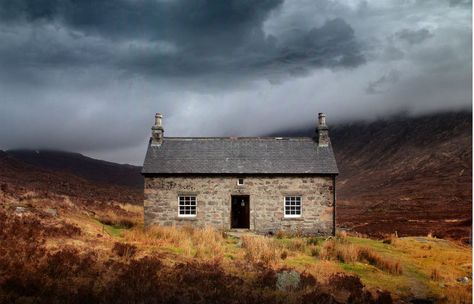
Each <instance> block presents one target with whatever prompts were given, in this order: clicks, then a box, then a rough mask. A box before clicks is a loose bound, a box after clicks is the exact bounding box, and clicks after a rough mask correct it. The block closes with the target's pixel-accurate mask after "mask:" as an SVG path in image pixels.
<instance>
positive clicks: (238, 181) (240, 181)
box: [237, 178, 244, 186]
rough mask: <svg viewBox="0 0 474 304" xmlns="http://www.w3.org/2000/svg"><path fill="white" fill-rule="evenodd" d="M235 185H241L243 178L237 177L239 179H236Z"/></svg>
mask: <svg viewBox="0 0 474 304" xmlns="http://www.w3.org/2000/svg"><path fill="white" fill-rule="evenodd" d="M237 185H239V186H243V185H244V179H243V178H239V179H238V180H237Z"/></svg>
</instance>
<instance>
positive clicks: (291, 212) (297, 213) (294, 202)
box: [284, 196, 301, 217]
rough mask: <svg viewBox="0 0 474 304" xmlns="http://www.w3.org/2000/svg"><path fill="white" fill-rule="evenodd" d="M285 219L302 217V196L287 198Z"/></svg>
mask: <svg viewBox="0 0 474 304" xmlns="http://www.w3.org/2000/svg"><path fill="white" fill-rule="evenodd" d="M284 208H285V210H284V211H285V217H301V196H285V207H284Z"/></svg>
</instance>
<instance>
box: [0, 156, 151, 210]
mask: <svg viewBox="0 0 474 304" xmlns="http://www.w3.org/2000/svg"><path fill="white" fill-rule="evenodd" d="M0 187H1V189H0V190H1V191H0V193H1V192H7V193H9V194H12V195H14V196H17V197H21V196H22V195H29V196H34V193H39V194H41V195H40V196H38V197H50V198H52V197H53V196H54V195H60V196H67V197H69V198H70V199H71V200H73V201H81V202H84V203H86V204H97V203H107V202H111V201H116V202H120V203H130V204H138V205H140V204H143V189H138V188H132V187H127V186H119V185H114V184H107V183H97V182H94V181H91V180H87V179H84V178H82V177H79V176H77V175H74V174H71V173H68V172H64V171H58V170H49V169H44V168H40V167H38V166H35V165H32V164H28V163H26V162H23V161H21V160H19V159H16V158H14V157H12V156H11V155H10V154H9V153H6V152H3V151H0ZM0 196H1V195H0ZM20 200H21V199H20Z"/></svg>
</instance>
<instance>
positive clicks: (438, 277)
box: [430, 268, 442, 281]
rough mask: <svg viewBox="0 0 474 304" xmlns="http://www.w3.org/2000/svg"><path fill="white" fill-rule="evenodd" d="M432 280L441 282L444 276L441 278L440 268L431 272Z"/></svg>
mask: <svg viewBox="0 0 474 304" xmlns="http://www.w3.org/2000/svg"><path fill="white" fill-rule="evenodd" d="M430 278H431V279H432V280H433V281H441V280H442V276H441V273H440V271H439V268H433V270H432V271H431V275H430Z"/></svg>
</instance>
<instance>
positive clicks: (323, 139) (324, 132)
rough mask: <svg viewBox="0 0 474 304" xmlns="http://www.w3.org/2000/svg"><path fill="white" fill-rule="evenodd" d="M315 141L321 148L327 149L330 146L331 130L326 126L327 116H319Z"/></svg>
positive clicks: (323, 114) (321, 114) (320, 114)
mask: <svg viewBox="0 0 474 304" xmlns="http://www.w3.org/2000/svg"><path fill="white" fill-rule="evenodd" d="M315 140H316V142H317V143H318V146H320V147H327V146H328V145H329V129H328V126H327V125H326V114H325V113H319V114H318V126H317V127H316V134H315Z"/></svg>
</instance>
